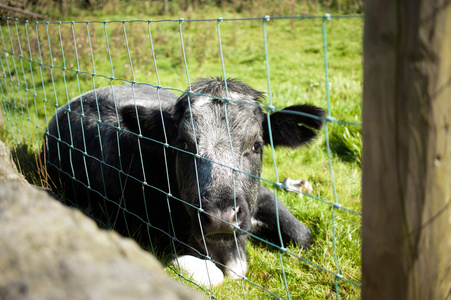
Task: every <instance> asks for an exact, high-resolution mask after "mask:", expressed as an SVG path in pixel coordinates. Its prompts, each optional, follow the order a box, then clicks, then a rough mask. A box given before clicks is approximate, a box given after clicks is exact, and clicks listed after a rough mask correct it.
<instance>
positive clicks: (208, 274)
mask: <svg viewBox="0 0 451 300" xmlns="http://www.w3.org/2000/svg"><path fill="white" fill-rule="evenodd" d="M172 263H173V264H174V266H180V268H182V269H183V270H184V271H186V272H187V273H188V274H189V275H190V276H191V277H192V279H193V280H194V281H195V282H196V283H198V284H202V285H205V286H210V285H218V284H220V283H221V282H223V281H224V274H223V273H222V271H221V270H220V269H219V268H218V267H217V266H216V265H215V264H214V263H213V262H211V261H209V260H205V259H200V258H197V257H194V256H192V255H183V256H180V257H178V258H176V259H174V260H173V261H172Z"/></svg>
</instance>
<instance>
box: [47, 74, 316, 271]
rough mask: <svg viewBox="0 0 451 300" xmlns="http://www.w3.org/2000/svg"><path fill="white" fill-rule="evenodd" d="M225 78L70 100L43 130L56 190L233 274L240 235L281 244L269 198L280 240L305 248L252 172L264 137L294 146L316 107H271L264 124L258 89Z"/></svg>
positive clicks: (311, 127)
mask: <svg viewBox="0 0 451 300" xmlns="http://www.w3.org/2000/svg"><path fill="white" fill-rule="evenodd" d="M226 82H227V89H226V85H225V81H224V80H223V79H219V78H218V79H201V80H199V81H197V82H196V83H195V84H194V85H193V86H192V87H191V90H190V91H186V92H185V93H184V94H183V95H182V96H181V97H180V98H178V99H177V96H175V95H174V94H173V93H171V92H168V91H165V90H163V89H156V88H153V87H150V86H146V85H122V86H115V87H114V88H112V87H105V88H100V89H97V90H95V91H91V92H88V93H86V94H83V95H82V96H80V97H77V98H75V99H73V100H72V101H70V102H69V103H68V104H66V105H65V106H64V107H61V108H59V109H58V111H57V113H56V115H55V116H54V117H53V118H52V120H51V121H50V123H49V125H48V132H47V133H46V134H45V144H44V146H43V151H42V159H43V160H44V159H45V161H46V164H47V171H48V175H49V178H50V179H51V181H52V182H53V187H54V189H56V190H58V191H59V192H63V193H64V195H65V197H66V198H67V199H68V200H70V202H71V203H73V204H76V205H78V206H81V207H82V208H86V209H87V210H88V211H89V212H90V213H91V214H92V215H93V216H94V217H96V218H98V219H100V220H101V221H103V222H105V223H106V225H107V226H109V227H111V228H118V229H120V230H121V231H122V233H124V234H130V235H131V236H133V235H135V234H136V233H137V232H138V233H139V234H141V236H140V237H138V239H141V240H142V241H145V240H146V237H148V236H150V237H151V238H152V240H155V239H153V238H154V237H159V239H156V240H159V241H160V242H161V241H163V242H161V243H162V244H165V243H166V242H167V241H166V240H165V239H164V237H167V235H166V234H164V233H162V231H164V232H166V233H168V234H170V235H172V236H175V237H176V238H177V241H181V242H182V243H181V244H182V245H184V246H183V247H182V248H184V252H185V253H186V254H191V255H194V256H197V257H202V255H209V256H210V257H211V258H212V259H213V260H214V261H215V262H216V263H217V265H218V267H219V268H220V269H221V270H223V271H225V272H226V273H227V274H229V275H231V276H237V275H238V276H241V275H244V274H245V272H246V269H247V265H246V257H247V254H246V251H245V241H246V239H247V236H248V235H247V232H251V233H253V234H256V235H258V236H261V237H263V238H266V239H270V240H272V241H274V242H276V243H279V244H280V237H279V230H278V228H277V221H276V209H275V208H276V205H275V202H276V201H277V207H278V214H279V224H280V232H281V235H282V240H283V242H284V244H287V243H289V242H295V243H297V244H298V245H299V246H301V247H304V248H305V247H308V246H309V245H310V236H311V233H310V230H309V229H308V228H307V227H306V226H305V225H304V224H302V223H301V222H299V221H298V220H297V219H296V218H295V217H294V216H293V215H292V214H291V213H290V212H289V211H288V209H287V208H286V207H285V206H284V205H283V204H282V202H281V201H280V200H279V199H277V197H275V196H274V194H273V193H272V192H270V191H269V190H268V189H267V188H265V187H263V186H260V183H259V179H258V177H259V176H260V173H261V164H262V151H263V145H264V144H268V143H270V136H271V137H272V144H273V145H274V146H275V147H277V146H289V147H293V148H294V147H298V146H301V145H303V144H305V143H307V142H309V141H310V140H312V139H313V138H314V137H315V136H316V131H315V130H317V129H319V128H321V126H322V121H321V120H320V119H318V118H311V117H308V116H305V115H304V113H307V114H311V115H313V116H320V117H321V116H323V114H324V112H323V110H322V109H320V108H317V107H314V106H310V105H299V106H292V107H288V108H286V109H284V110H283V111H280V112H275V113H272V114H271V115H270V117H269V119H270V123H269V124H268V115H267V114H265V113H263V112H262V110H261V108H260V106H259V104H260V101H261V99H262V97H263V94H262V93H260V92H258V91H255V90H254V89H252V88H251V87H249V86H248V85H246V84H244V83H242V82H240V81H237V80H232V79H228V80H227V81H226ZM206 95H209V96H212V97H208V96H206ZM228 99H229V100H231V101H229V100H228ZM289 112H291V113H289ZM293 112H295V113H293ZM269 125H270V126H269ZM269 128H271V135H270V134H269ZM248 173H249V174H252V176H249V175H248ZM168 194H169V195H168ZM180 199H181V200H183V201H186V203H184V202H182V201H180ZM118 205H120V206H121V207H122V208H124V209H125V210H122V209H119V208H118ZM168 207H170V211H169V208H168ZM198 208H200V209H198ZM140 219H142V220H144V221H145V222H149V223H150V224H151V227H147V226H145V225H144V223H143V222H142V221H141V220H140ZM222 220H225V221H226V222H223V221H222ZM138 228H140V229H141V230H138ZM157 228H158V229H157ZM236 228H240V229H241V230H236Z"/></svg>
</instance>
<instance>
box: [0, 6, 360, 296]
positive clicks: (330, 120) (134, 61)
mask: <svg viewBox="0 0 451 300" xmlns="http://www.w3.org/2000/svg"><path fill="white" fill-rule="evenodd" d="M361 18H362V16H333V15H329V14H326V15H324V16H294V17H293V16H281V17H270V16H264V17H258V18H229V19H227V18H217V19H195V20H185V19H167V20H113V21H72V22H30V21H27V20H20V19H12V18H8V17H1V19H0V27H1V28H0V34H1V39H2V42H1V50H2V53H1V54H0V64H1V72H2V73H1V75H2V76H1V77H2V78H1V84H0V88H1V91H0V96H1V100H0V104H1V110H2V116H3V119H4V123H5V125H6V130H7V132H8V136H9V138H10V139H11V140H12V142H13V144H15V145H17V146H23V145H28V147H29V148H30V149H32V151H33V152H34V153H38V152H39V151H40V149H41V147H42V145H43V143H44V140H43V136H44V134H45V133H47V134H48V131H47V124H48V123H49V121H50V119H51V117H52V116H53V115H54V114H55V113H56V112H57V111H58V109H61V107H62V106H64V105H65V104H66V103H68V102H69V101H70V100H71V99H73V98H75V97H79V96H80V95H82V94H83V93H85V92H87V91H90V90H96V89H98V88H100V87H103V86H110V87H113V86H116V85H121V84H130V85H131V86H132V89H133V87H134V86H139V85H145V86H151V87H155V88H157V90H158V91H170V92H173V93H176V94H177V95H183V94H184V93H188V97H192V96H210V97H211V95H203V94H196V93H193V92H191V86H192V83H193V82H194V80H195V79H197V78H200V77H207V76H210V75H213V76H216V75H221V76H222V77H223V78H227V77H230V74H233V75H234V76H236V74H237V72H242V71H241V69H239V70H238V71H234V68H238V66H237V65H235V64H233V63H232V62H231V60H230V59H229V57H230V53H229V51H232V50H233V48H231V47H229V43H230V42H231V41H232V42H233V39H234V38H235V39H236V37H234V36H232V40H230V39H226V40H225V39H224V38H223V35H224V31H226V32H227V34H229V35H230V31H232V32H233V31H234V30H236V28H237V27H238V26H242V24H243V23H246V22H250V23H251V25H250V26H248V25H247V26H248V27H249V28H251V29H250V30H252V32H248V34H249V35H260V36H261V38H260V40H261V43H262V51H263V52H262V53H261V58H258V59H256V60H255V61H256V63H258V64H259V67H258V68H257V69H252V68H253V67H252V64H253V61H251V62H250V63H247V62H238V63H237V64H241V65H243V64H248V65H251V66H249V67H248V68H249V71H248V73H247V74H246V73H245V74H243V76H236V77H240V78H243V77H245V78H249V80H250V81H251V86H253V85H254V84H253V83H256V85H257V86H258V87H259V88H260V90H262V89H264V90H266V92H267V103H266V104H265V103H261V104H260V105H259V106H260V107H261V108H262V109H263V111H265V112H267V113H268V114H269V113H272V112H277V111H281V108H282V107H281V105H284V104H283V103H282V104H281V102H280V101H274V97H275V96H274V95H275V94H277V92H276V91H275V90H276V89H278V88H279V87H278V86H277V85H276V86H275V85H274V83H273V82H277V83H280V80H277V78H275V77H276V76H278V75H280V74H279V73H277V75H276V76H272V75H271V73H272V71H273V70H276V69H277V68H278V66H277V65H276V64H272V62H271V60H272V57H273V56H272V55H271V54H272V52H277V49H274V48H271V47H270V45H269V43H268V39H272V40H277V36H275V35H274V32H272V33H271V34H269V33H268V27H270V26H271V25H272V23H274V22H301V21H307V20H311V21H315V22H314V23H312V24H311V25H310V26H316V28H317V29H318V32H320V36H321V37H322V40H320V41H316V42H317V43H318V42H319V43H320V44H321V46H322V47H321V49H318V50H312V51H319V52H320V53H321V52H322V62H323V63H324V68H323V70H324V90H323V93H322V95H324V96H325V99H323V102H321V103H322V104H325V106H323V107H325V108H326V110H327V114H326V116H325V117H324V118H322V119H323V120H324V121H325V127H324V139H325V143H324V144H325V147H326V152H327V159H328V162H327V169H328V172H329V176H330V183H331V188H332V193H331V197H329V198H323V197H321V196H319V195H316V194H315V192H308V193H307V192H302V194H303V195H304V199H305V200H303V201H307V202H310V203H317V204H318V205H322V206H323V207H326V208H325V209H324V212H325V213H326V214H330V216H331V221H330V222H331V236H330V240H328V242H330V243H331V244H332V250H333V251H332V253H324V255H329V256H332V257H333V263H332V264H330V263H324V264H323V262H324V261H323V260H321V259H320V258H315V257H313V258H312V257H310V258H306V257H307V256H306V253H307V252H308V251H309V250H306V251H300V252H299V251H296V247H291V246H290V247H288V248H284V247H281V246H280V245H278V244H276V243H271V242H269V241H266V240H264V239H262V238H260V237H258V236H255V235H252V234H251V233H249V232H246V234H249V235H251V236H252V237H253V238H254V240H256V241H258V243H261V244H265V245H267V247H268V249H269V248H271V249H277V251H278V260H279V264H280V265H279V266H278V267H277V268H276V269H277V270H279V272H280V277H278V276H279V275H277V276H276V277H277V278H280V280H279V284H280V286H281V287H283V288H282V289H278V290H277V291H276V290H271V288H268V285H267V284H265V280H264V279H263V280H262V281H260V282H259V281H256V280H254V279H253V278H255V277H251V276H244V277H243V278H242V279H241V280H240V281H239V282H240V285H241V287H240V288H239V289H241V291H242V292H241V296H242V298H243V299H245V298H248V297H251V298H252V296H248V291H249V288H255V289H258V290H260V291H261V293H262V295H265V296H263V297H266V296H273V297H275V298H278V299H281V298H287V299H290V298H296V297H297V296H296V295H298V294H296V293H295V292H294V290H295V289H296V288H297V287H296V286H293V284H292V283H291V282H290V280H288V279H287V274H286V272H287V270H288V269H289V270H290V271H289V272H291V269H292V268H296V267H295V266H292V265H289V264H290V263H291V264H293V260H289V259H287V257H290V258H294V259H295V260H297V261H300V263H297V265H301V266H297V267H299V268H303V265H304V266H310V267H312V268H314V269H316V270H319V272H320V273H323V274H324V275H326V276H325V277H327V276H328V275H330V276H333V285H334V286H333V288H332V290H333V292H334V293H335V295H336V298H337V299H340V297H341V295H342V294H343V293H344V292H343V290H346V289H349V287H348V285H346V286H345V287H343V285H344V284H350V285H351V286H354V287H357V288H360V282H359V280H360V274H358V275H357V276H355V275H352V276H348V275H347V274H346V271H343V269H342V267H341V262H340V257H339V256H338V255H337V253H338V250H337V248H339V247H340V243H339V242H338V241H337V238H336V234H337V230H338V229H337V226H338V223H339V222H340V221H343V217H340V218H338V214H339V213H340V214H349V215H355V216H357V217H358V218H360V211H359V209H358V207H359V205H357V206H354V207H352V208H350V207H346V206H345V205H343V204H342V202H341V199H340V198H339V195H338V193H337V184H336V179H335V178H334V176H335V173H334V164H333V162H334V153H333V152H332V151H331V141H330V130H331V127H332V126H348V127H357V128H360V127H361V124H360V122H359V120H346V119H340V118H336V117H334V113H335V111H334V110H333V107H332V105H331V103H332V101H331V93H333V90H332V92H331V90H330V87H331V82H330V80H329V62H328V39H327V33H328V26H330V25H329V24H332V25H331V26H334V24H333V22H335V21H337V20H339V19H361ZM197 23H202V24H204V25H205V26H206V28H207V29H208V30H210V31H211V32H213V33H214V35H213V36H209V35H208V34H209V33H206V34H205V35H203V36H202V37H201V38H200V39H201V40H199V37H197V36H196V31H197V35H199V33H198V30H199V29H198V27H193V26H195V25H196V24H197ZM193 24H194V25H193ZM225 24H227V25H230V26H229V27H227V28H224V27H225V26H226V25H225ZM287 24H288V23H287ZM297 24H298V23H291V25H290V26H291V27H292V28H295V27H296V26H298V25H297ZM248 27H246V28H248ZM135 31H137V32H139V34H138V35H137V34H136V33H135ZM213 37H214V38H213ZM297 38H299V40H301V41H302V32H300V33H298V34H297ZM171 39H173V40H178V46H177V45H175V43H171V41H170V40H171ZM238 43H239V42H238ZM301 43H302V42H301ZM280 46H281V47H283V45H280ZM196 47H200V48H201V49H197V48H196ZM247 47H254V45H248V46H247ZM211 48H213V49H215V50H214V51H218V52H219V55H218V56H216V57H212V54H211V52H210V51H212V50H210V49H211ZM238 48H239V47H236V49H235V50H236V51H241V50H240V49H238ZM187 51H189V52H190V56H188V55H187ZM197 51H198V52H197ZM193 52H194V53H195V54H194V55H192V53H193ZM193 57H194V58H193ZM196 58H197V60H196ZM190 59H191V60H190ZM204 59H213V60H217V62H218V66H219V67H217V68H206V67H205V69H207V70H204V65H203V63H202V60H204ZM286 59H290V58H286ZM192 60H196V61H195V62H193V61H192ZM171 64H176V66H177V68H178V69H179V72H177V74H171V72H173V71H172V70H173V69H174V67H173V66H171ZM205 72H215V73H214V74H211V73H209V74H206V73H205ZM169 76H172V77H173V78H174V79H168V77H169ZM253 77H256V79H252V78H253ZM244 81H246V80H244ZM186 87H188V92H186V91H185V88H186ZM321 89H322V88H321ZM226 91H227V85H226ZM133 95H134V94H133ZM133 97H134V96H133ZM96 98H97V96H96ZM158 100H159V107H160V111H161V113H162V109H161V107H162V103H161V101H162V100H161V99H160V95H158ZM221 100H226V101H232V100H230V99H229V96H228V92H227V96H226V98H224V99H221ZM232 102H233V101H232ZM188 103H189V102H188ZM287 106H288V105H287ZM82 107H83V106H82ZM116 109H117V108H116ZM224 109H225V110H227V105H224ZM69 110H70V107H69ZM72 113H73V111H72ZM291 113H293V114H302V113H298V112H291ZM98 115H99V120H96V122H98V123H99V124H104V123H107V125H108V126H110V127H111V129H113V130H115V131H116V132H120V131H123V130H124V129H123V128H122V127H121V124H120V122H119V117H117V118H118V122H117V123H118V126H116V125H114V124H110V123H108V121H103V120H101V119H100V112H99V114H98ZM116 115H117V111H116ZM80 116H81V117H86V116H85V115H84V112H83V111H82V112H81V114H80ZM226 116H227V112H226ZM310 117H313V118H314V117H315V116H310ZM161 118H163V115H161ZM138 126H139V123H138ZM193 129H194V128H193ZM99 130H100V129H99ZM163 130H166V129H165V127H164V126H163ZM227 130H229V128H227ZM137 135H138V136H139V141H140V143H139V147H141V144H142V143H143V142H145V141H151V142H153V143H159V144H161V146H162V147H163V149H164V157H165V158H166V157H167V152H166V151H169V150H170V149H172V150H176V151H182V152H183V151H184V150H183V149H179V148H178V147H174V146H173V145H170V144H169V142H168V137H167V133H166V131H165V132H164V134H163V135H164V139H165V141H164V142H161V141H158V140H155V139H152V138H148V137H146V136H143V135H142V134H141V129H140V128H139V133H138V134H137ZM71 136H72V133H71ZM53 137H54V138H55V139H59V140H60V143H65V144H66V146H67V147H70V148H71V149H72V150H73V151H74V152H76V151H78V152H79V153H81V154H83V159H84V161H82V162H71V163H72V164H74V163H75V164H85V165H86V159H93V160H96V161H97V162H98V163H99V164H105V159H104V151H103V149H102V151H101V152H102V156H101V157H100V158H99V157H95V156H92V155H90V154H88V153H87V152H86V144H87V143H90V142H91V141H89V140H88V137H85V136H83V137H82V139H83V143H84V149H77V148H75V147H74V146H73V144H72V143H67V142H64V141H62V140H61V139H60V134H59V133H58V135H55V136H53ZM229 137H230V134H229ZM99 138H101V135H100V131H99ZM100 146H101V147H102V142H100ZM230 147H232V142H231V140H230ZM19 148H20V149H24V147H22V148H21V147H19ZM140 149H141V148H140ZM118 151H119V155H120V153H121V152H123V151H126V149H121V147H120V146H119V145H118ZM266 151H267V152H270V154H269V156H271V160H272V162H273V169H274V177H273V178H272V179H268V178H265V177H263V178H260V177H258V179H259V180H261V182H262V183H263V184H264V185H266V186H269V187H271V186H272V187H273V191H274V193H275V194H276V195H278V196H279V197H280V198H282V197H283V196H286V195H287V193H285V192H284V189H288V188H289V187H287V186H285V185H284V184H282V183H281V182H282V179H283V178H281V176H282V175H281V174H280V172H279V169H280V168H281V166H280V165H278V164H277V163H276V161H277V160H276V158H277V154H278V153H277V152H276V151H275V149H274V147H270V148H268V149H267V150H266ZM299 151H303V150H299ZM186 153H187V154H188V155H191V156H192V158H193V160H194V163H196V161H197V160H196V158H198V156H196V155H197V152H195V153H194V154H193V153H191V152H188V151H187V152H186ZM139 155H140V157H139V160H140V163H141V164H143V161H145V159H146V157H145V155H144V154H143V153H142V152H141V151H140V153H139ZM203 159H205V160H207V161H209V162H211V163H213V164H217V165H220V166H221V167H224V168H228V169H230V170H232V171H233V172H232V174H233V179H232V185H233V186H235V174H239V173H244V174H245V175H247V176H254V177H255V175H252V174H248V173H246V172H243V171H241V170H240V169H239V168H237V166H236V162H234V163H233V164H232V165H222V164H221V163H219V162H215V161H211V160H208V159H207V158H203ZM30 164H31V165H32V166H33V168H35V171H36V172H37V173H38V171H40V170H41V169H42V166H41V167H40V166H39V164H36V163H33V162H30ZM165 164H166V178H167V182H168V185H169V187H168V191H169V192H167V191H164V190H159V191H160V192H162V193H165V194H166V199H167V205H168V207H169V210H170V209H171V203H172V201H173V200H174V201H178V202H183V203H184V204H185V205H187V206H190V207H192V208H193V209H196V210H198V214H200V212H201V211H202V204H201V207H200V208H198V207H196V206H195V205H192V204H190V203H186V202H185V201H184V199H180V198H178V197H177V196H176V195H174V194H173V192H172V190H171V186H170V184H169V181H170V180H169V177H170V174H169V173H168V171H167V170H168V165H167V164H168V163H167V161H165ZM54 167H55V168H60V166H58V165H54ZM75 167H77V166H75ZM108 167H111V168H113V169H115V170H116V171H117V172H118V173H119V174H123V173H124V170H125V169H126V168H125V167H124V166H118V167H116V166H108ZM73 168H74V166H72V170H73ZM143 168H144V167H143ZM196 170H197V168H196ZM60 171H61V172H65V171H63V170H60ZM73 174H74V173H73V172H72V174H69V173H67V172H66V175H67V176H69V177H74V176H73ZM100 176H102V178H103V176H104V174H103V167H102V168H101V175H100ZM197 176H198V175H197ZM129 177H130V176H129ZM87 178H88V181H87V182H82V181H80V180H78V183H80V184H82V185H83V186H84V187H85V188H86V189H88V190H90V191H91V192H93V193H96V194H98V195H99V196H100V197H102V198H103V199H105V201H107V202H110V203H112V204H115V205H117V202H116V201H115V200H117V199H109V198H108V197H107V194H108V192H107V190H108V189H109V187H108V186H105V185H104V186H103V188H102V189H94V188H92V187H91V185H90V182H89V176H87ZM74 180H77V179H76V178H74ZM128 180H139V181H140V182H141V184H142V191H136V192H137V193H143V195H144V198H145V192H144V190H145V189H147V188H149V189H159V188H158V187H155V186H152V185H150V184H149V183H148V182H147V180H146V177H145V174H144V180H142V181H141V180H140V179H139V178H129V179H128ZM103 181H104V182H105V180H103ZM197 182H198V184H199V181H197ZM125 184H126V183H125V182H121V184H120V185H121V188H122V186H123V185H125ZM197 189H199V187H197ZM284 193H285V194H284ZM199 194H200V193H199ZM63 197H64V195H63ZM125 200H126V199H125ZM144 200H145V199H144ZM282 200H283V199H282ZM124 202H125V203H124V206H121V209H122V210H123V213H124V214H127V215H133V216H134V217H135V218H136V219H139V221H140V222H141V223H142V224H143V225H144V226H147V227H149V228H154V229H155V230H159V231H163V230H162V229H161V228H157V227H155V226H154V225H153V224H152V223H151V222H149V218H148V217H147V219H146V218H142V216H140V215H138V214H136V212H133V211H131V210H128V209H127V201H124ZM144 203H145V204H146V205H149V202H148V201H144ZM200 203H202V202H201V201H200ZM73 204H75V203H73ZM355 207H357V208H355ZM80 208H81V209H84V208H83V207H80ZM86 212H87V213H89V212H88V211H86ZM202 212H203V211H202ZM203 213H204V212H203ZM306 214H308V212H306ZM170 217H171V219H170V222H171V224H173V222H177V220H173V219H172V215H171V216H170ZM212 217H214V216H212ZM199 218H200V217H199ZM107 219H109V218H107ZM97 221H98V222H99V223H101V224H102V225H103V226H104V227H107V228H111V227H112V224H110V223H109V222H108V221H106V222H104V221H102V220H97ZM277 222H279V220H277ZM358 223H359V224H360V222H358ZM230 225H232V226H233V224H230ZM172 229H173V230H172V232H165V231H163V234H165V235H167V236H169V237H170V238H171V240H172V241H173V244H172V247H173V248H175V243H183V242H182V240H180V239H179V237H177V234H176V232H174V227H173V226H172ZM352 230H354V231H359V230H360V228H354V229H352ZM129 234H130V236H133V232H132V231H131V229H129ZM279 236H280V237H281V236H282V235H281V234H279ZM313 238H314V237H313ZM359 238H360V236H359ZM281 244H283V243H281ZM185 245H186V246H188V247H189V245H187V244H185ZM150 247H151V249H152V251H156V250H154V248H153V245H152V244H151V246H150ZM313 247H315V246H313ZM193 250H195V251H197V250H196V249H193ZM344 251H346V250H344ZM238 253H239V251H238ZM156 254H157V255H158V253H156ZM204 257H205V259H206V260H211V258H210V257H209V255H208V250H207V255H206V256H204ZM256 259H258V257H257V258H256ZM168 269H170V270H172V271H173V272H174V273H176V274H178V275H179V277H180V278H182V279H183V281H191V280H190V278H189V276H188V277H187V276H184V274H183V273H182V272H181V271H180V269H179V268H178V267H177V266H174V265H168ZM290 276H292V275H290ZM291 280H292V279H291ZM298 280H300V281H302V280H303V278H299V279H298ZM320 280H323V279H318V281H320ZM191 282H192V281H191ZM299 286H303V284H302V283H299ZM198 287H199V288H200V289H202V290H203V291H204V292H205V293H206V294H208V295H209V296H210V297H212V298H214V299H215V298H217V295H216V294H215V288H214V287H212V286H209V287H201V286H198ZM299 288H301V287H299ZM345 294H346V293H345Z"/></svg>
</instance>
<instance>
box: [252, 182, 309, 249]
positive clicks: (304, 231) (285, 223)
mask: <svg viewBox="0 0 451 300" xmlns="http://www.w3.org/2000/svg"><path fill="white" fill-rule="evenodd" d="M276 201H277V212H276ZM276 213H278V215H279V224H280V233H281V235H282V241H283V246H286V245H287V244H288V243H289V242H290V241H292V242H294V243H296V244H298V245H299V246H301V247H302V248H308V247H309V246H310V238H311V231H310V229H309V228H308V227H307V226H305V225H304V224H302V223H301V222H300V221H299V220H298V219H296V217H295V216H293V214H292V213H291V212H290V211H289V210H288V208H287V207H286V206H285V205H284V204H283V203H282V202H281V201H280V199H279V198H277V197H276V196H275V195H274V193H272V192H271V191H270V190H269V189H267V188H266V187H264V186H260V193H259V195H258V198H257V202H256V204H255V208H254V211H253V214H252V225H253V228H252V233H253V234H255V235H256V236H258V237H261V238H264V239H266V240H269V241H271V242H273V243H275V244H277V245H280V236H279V230H278V228H277V215H276Z"/></svg>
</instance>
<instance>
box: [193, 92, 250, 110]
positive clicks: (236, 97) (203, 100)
mask: <svg viewBox="0 0 451 300" xmlns="http://www.w3.org/2000/svg"><path fill="white" fill-rule="evenodd" d="M223 97H225V93H224V95H223ZM227 98H228V99H230V100H232V101H246V102H249V101H251V100H252V99H250V98H249V96H248V95H243V94H240V93H235V92H229V95H228V97H227ZM214 101H217V99H216V98H212V97H208V96H199V97H198V98H196V101H194V102H193V104H192V106H191V107H192V108H193V109H200V108H201V107H202V106H205V105H209V104H211V103H212V102H214ZM232 103H233V102H232Z"/></svg>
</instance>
